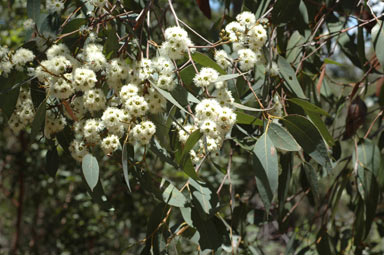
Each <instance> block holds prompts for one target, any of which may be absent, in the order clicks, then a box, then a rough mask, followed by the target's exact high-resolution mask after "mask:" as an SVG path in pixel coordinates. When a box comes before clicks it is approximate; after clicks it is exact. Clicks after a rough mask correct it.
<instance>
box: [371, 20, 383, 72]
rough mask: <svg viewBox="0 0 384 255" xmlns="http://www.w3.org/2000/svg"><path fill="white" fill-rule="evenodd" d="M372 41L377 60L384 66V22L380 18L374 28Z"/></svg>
mask: <svg viewBox="0 0 384 255" xmlns="http://www.w3.org/2000/svg"><path fill="white" fill-rule="evenodd" d="M372 42H373V47H374V49H375V52H376V56H377V60H379V62H380V64H381V66H382V67H384V22H383V21H382V20H379V21H378V22H377V23H376V25H375V26H374V27H373V28H372Z"/></svg>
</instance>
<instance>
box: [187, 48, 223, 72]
mask: <svg viewBox="0 0 384 255" xmlns="http://www.w3.org/2000/svg"><path fill="white" fill-rule="evenodd" d="M192 59H193V61H195V62H196V63H199V64H200V65H202V66H204V67H211V68H213V69H215V70H216V71H218V72H219V73H220V74H223V75H224V74H227V73H226V72H225V71H224V70H223V69H222V68H221V67H220V66H219V65H218V64H217V63H216V62H215V61H214V60H212V59H211V58H210V57H208V56H207V55H205V54H203V53H200V52H195V53H193V54H192Z"/></svg>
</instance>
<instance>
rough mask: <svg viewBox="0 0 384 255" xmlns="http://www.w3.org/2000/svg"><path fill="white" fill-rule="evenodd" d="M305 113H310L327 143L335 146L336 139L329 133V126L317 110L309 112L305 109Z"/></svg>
mask: <svg viewBox="0 0 384 255" xmlns="http://www.w3.org/2000/svg"><path fill="white" fill-rule="evenodd" d="M305 113H306V114H307V115H308V117H309V118H310V119H311V120H312V122H313V124H315V126H316V127H317V129H318V130H319V131H320V134H321V135H322V136H323V138H324V140H325V141H326V142H327V144H328V145H329V146H333V145H334V144H335V140H334V139H333V137H332V136H331V134H330V133H329V131H328V128H327V127H326V126H325V124H324V122H323V121H322V119H321V117H320V115H319V114H317V113H315V112H309V111H307V110H305Z"/></svg>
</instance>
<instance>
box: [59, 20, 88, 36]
mask: <svg viewBox="0 0 384 255" xmlns="http://www.w3.org/2000/svg"><path fill="white" fill-rule="evenodd" d="M86 24H87V19H86V18H77V19H73V20H71V21H69V22H68V23H67V24H66V25H65V26H64V27H63V30H62V31H61V34H68V33H71V32H73V31H75V30H78V29H79V28H80V27H81V26H84V25H86ZM76 36H78V35H77V34H76V33H74V34H71V35H69V36H66V37H65V38H73V37H76Z"/></svg>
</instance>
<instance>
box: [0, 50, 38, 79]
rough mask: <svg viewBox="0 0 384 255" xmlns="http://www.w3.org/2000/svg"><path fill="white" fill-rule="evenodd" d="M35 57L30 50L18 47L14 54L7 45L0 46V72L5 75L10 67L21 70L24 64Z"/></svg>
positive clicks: (9, 70) (10, 69)
mask: <svg viewBox="0 0 384 255" xmlns="http://www.w3.org/2000/svg"><path fill="white" fill-rule="evenodd" d="M34 59H35V54H33V52H32V51H30V50H28V49H24V48H19V49H18V50H16V52H15V53H14V54H11V52H10V51H9V50H8V48H7V47H0V74H1V75H4V76H7V75H8V74H9V73H10V72H11V71H12V68H15V69H16V70H17V71H23V68H24V66H25V65H26V64H27V63H29V62H31V61H33V60H34Z"/></svg>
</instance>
